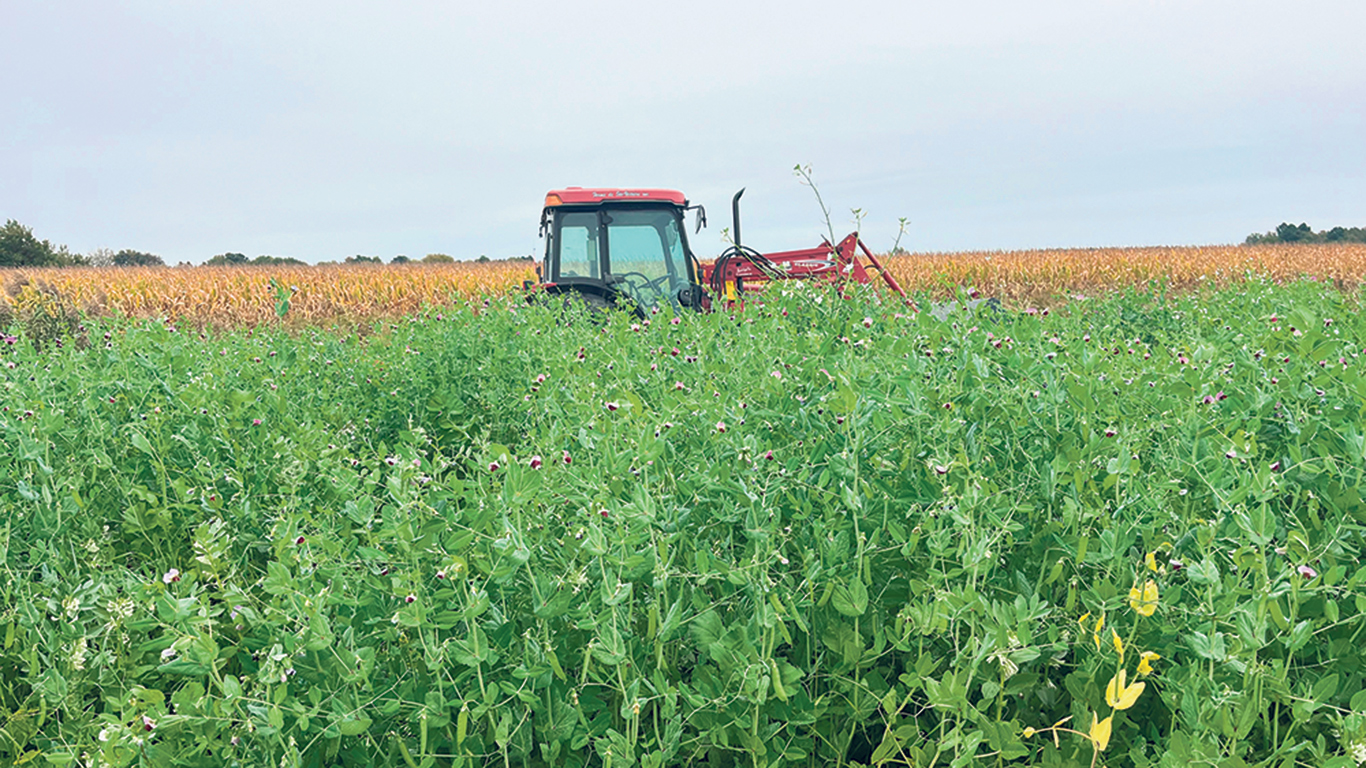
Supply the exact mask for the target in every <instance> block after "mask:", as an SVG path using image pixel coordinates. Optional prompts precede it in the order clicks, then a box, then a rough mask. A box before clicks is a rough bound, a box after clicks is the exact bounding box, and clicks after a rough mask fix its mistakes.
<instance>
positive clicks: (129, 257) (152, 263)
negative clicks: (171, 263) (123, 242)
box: [113, 248, 166, 267]
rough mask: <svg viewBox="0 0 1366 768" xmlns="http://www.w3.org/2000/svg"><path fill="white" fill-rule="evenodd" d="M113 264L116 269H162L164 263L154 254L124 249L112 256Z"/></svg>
mask: <svg viewBox="0 0 1366 768" xmlns="http://www.w3.org/2000/svg"><path fill="white" fill-rule="evenodd" d="M113 264H114V266H116V267H164V266H166V262H164V261H162V260H161V257H160V256H157V255H156V254H154V253H143V252H142V251H134V250H132V249H129V248H124V249H123V250H121V251H119V252H118V253H116V254H114V258H113Z"/></svg>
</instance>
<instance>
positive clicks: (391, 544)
mask: <svg viewBox="0 0 1366 768" xmlns="http://www.w3.org/2000/svg"><path fill="white" fill-rule="evenodd" d="M281 296H283V294H281ZM277 298H279V297H277ZM279 301H281V302H285V303H287V301H288V296H284V298H279ZM1357 301H1358V297H1357V296H1355V295H1352V294H1347V293H1343V292H1341V291H1339V290H1337V289H1334V288H1332V287H1326V286H1324V285H1321V284H1317V283H1312V282H1302V283H1291V284H1286V285H1281V284H1275V283H1271V282H1267V281H1259V280H1256V279H1251V280H1249V281H1247V282H1244V283H1241V284H1238V285H1236V286H1234V287H1226V288H1220V289H1218V290H1208V291H1204V292H1199V293H1194V294H1186V295H1168V294H1166V293H1165V292H1163V291H1162V290H1161V287H1160V286H1151V287H1149V288H1145V289H1141V290H1140V289H1134V290H1131V291H1129V292H1128V293H1126V294H1124V295H1118V296H1115V297H1113V298H1110V299H1105V300H1100V301H1096V300H1091V301H1079V302H1077V303H1076V304H1074V305H1070V306H1068V307H1066V308H1062V309H1058V310H1054V311H1030V312H1012V311H997V310H995V309H993V308H991V307H988V306H986V305H983V306H981V307H979V308H978V310H975V311H972V310H962V309H959V310H956V311H954V312H949V313H947V314H946V315H945V314H943V313H939V314H936V313H933V312H931V311H929V308H928V307H927V306H924V305H923V304H922V305H921V306H915V305H906V304H902V303H900V302H891V301H889V300H888V299H887V298H886V297H879V296H877V295H874V294H870V295H858V296H854V297H850V298H843V297H840V296H838V295H836V294H832V293H827V292H825V291H823V290H821V289H819V288H817V287H814V286H805V287H802V286H797V285H793V286H779V287H775V288H774V289H773V290H771V291H770V292H769V293H767V294H765V295H764V296H763V297H762V299H761V300H757V301H755V300H752V301H750V302H748V303H747V306H746V307H745V308H744V310H743V311H737V312H734V313H731V312H726V311H719V312H715V313H712V314H708V315H694V314H687V315H678V316H675V315H673V314H670V313H667V312H660V313H656V314H652V315H648V316H647V317H646V318H643V319H642V318H634V317H631V316H629V315H611V316H607V317H585V316H572V315H571V316H566V315H564V314H562V313H558V312H554V311H551V310H548V309H546V308H540V307H528V306H525V305H524V304H521V303H519V302H518V301H515V300H512V299H507V298H491V299H489V300H480V301H471V302H464V303H458V304H455V305H448V306H441V307H435V306H434V307H430V308H427V309H425V310H423V311H421V312H418V313H416V314H413V315H411V316H409V317H406V318H404V319H402V320H399V321H392V320H388V321H383V322H378V323H376V324H374V325H371V326H356V325H349V326H342V327H335V328H326V327H307V326H305V327H297V326H284V325H283V324H278V325H275V326H271V325H262V326H258V327H254V328H248V327H244V328H240V329H235V330H226V331H224V330H212V329H210V328H207V327H206V328H204V329H200V328H191V327H177V326H176V325H174V324H173V323H169V322H166V321H132V320H98V319H93V318H87V319H86V320H85V321H84V325H83V328H84V330H83V333H84V334H85V338H86V339H87V340H88V342H89V343H88V344H82V345H77V344H71V343H68V344H63V345H59V344H56V343H50V344H43V345H34V344H29V343H25V342H24V340H23V339H22V337H21V336H19V335H18V334H19V333H22V332H23V329H22V328H19V327H18V326H15V327H12V328H11V329H10V331H8V332H6V334H5V337H4V341H3V343H0V387H2V389H0V408H3V411H0V436H2V437H0V439H3V443H4V445H5V446H6V449H7V450H6V451H4V452H3V454H0V509H3V511H4V514H3V516H0V521H3V522H0V565H2V566H3V574H0V590H3V602H2V603H0V759H3V760H6V761H10V762H14V763H20V762H26V761H27V762H31V763H33V764H42V763H43V762H46V763H47V764H52V765H72V766H75V765H80V766H94V765H100V766H104V765H109V766H131V765H164V766H171V765H225V766H227V765H242V764H272V765H274V764H280V765H297V766H305V765H307V766H313V765H374V764H384V765H404V766H409V768H429V767H430V766H453V767H454V766H458V767H459V768H474V767H475V766H501V767H502V768H513V766H517V767H518V768H533V767H535V766H552V765H553V766H568V767H569V768H587V767H588V766H593V767H594V768H597V767H598V766H601V767H602V768H635V767H636V766H639V767H640V768H670V767H672V766H684V765H689V766H691V765H709V766H715V768H784V767H785V766H791V767H792V768H798V767H802V766H805V767H807V768H816V767H817V766H820V767H821V768H824V767H825V766H836V767H837V768H838V767H841V766H856V765H857V766H885V765H907V766H936V765H947V766H975V765H1041V766H1098V765H1109V766H1120V765H1134V766H1150V765H1181V764H1192V765H1258V766H1293V765H1315V766H1338V767H1347V766H1353V765H1359V764H1362V763H1363V762H1366V725H1363V722H1366V720H1364V719H1366V693H1363V692H1362V691H1363V684H1362V680H1363V674H1366V671H1364V670H1363V665H1362V655H1361V653H1360V648H1361V647H1362V643H1363V640H1364V639H1366V638H1363V631H1364V630H1366V620H1363V615H1366V568H1363V567H1362V566H1361V565H1360V560H1361V555H1362V545H1363V530H1364V529H1363V524H1366V513H1364V512H1363V510H1366V503H1363V502H1362V499H1361V493H1362V481H1363V478H1362V472H1363V467H1364V466H1366V438H1363V433H1362V427H1361V423H1362V409H1363V407H1364V406H1366V378H1363V377H1362V375H1361V374H1362V358H1361V355H1362V354H1363V353H1366V350H1363V349H1362V345H1363V342H1362V339H1363V337H1366V325H1363V321H1362V320H1361V319H1360V314H1359V312H1358V307H1357ZM966 305H968V302H959V306H960V307H961V306H966ZM280 314H282V315H283V311H281V312H280Z"/></svg>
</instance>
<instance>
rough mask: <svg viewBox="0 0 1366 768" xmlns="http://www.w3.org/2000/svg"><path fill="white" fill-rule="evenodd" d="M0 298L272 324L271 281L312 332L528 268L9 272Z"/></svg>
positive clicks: (452, 294)
mask: <svg viewBox="0 0 1366 768" xmlns="http://www.w3.org/2000/svg"><path fill="white" fill-rule="evenodd" d="M4 271H5V272H9V273H11V274H9V275H8V276H7V278H8V279H6V280H5V282H6V283H7V285H8V286H9V291H8V293H9V294H11V295H13V294H16V293H19V292H20V290H19V289H17V283H18V282H19V281H20V280H22V279H24V278H26V279H27V280H28V281H29V282H31V283H32V284H33V285H34V286H36V285H40V284H41V285H46V286H50V287H51V288H53V289H56V290H57V291H59V292H60V293H61V294H62V295H64V296H66V297H67V298H68V299H69V300H70V301H71V302H72V303H74V304H75V305H76V306H77V307H80V308H82V309H84V310H85V311H87V312H94V313H98V314H113V315H124V316H127V317H158V318H164V319H166V320H168V321H171V322H176V323H186V324H189V325H195V326H202V325H208V326H219V327H226V326H233V325H260V324H264V323H275V322H279V318H278V317H277V316H276V305H275V301H276V291H275V288H274V287H272V285H271V281H272V280H274V281H275V283H276V284H277V285H278V286H280V287H282V288H283V289H284V290H285V291H287V292H288V293H289V294H290V298H289V311H288V314H287V315H286V319H287V322H288V323H289V324H291V325H294V324H305V325H308V324H320V323H327V322H331V321H346V322H364V321H368V320H374V319H378V318H384V317H399V316H402V315H406V314H410V313H413V312H416V311H418V310H420V309H421V308H423V307H425V306H440V305H444V304H449V303H451V302H453V301H459V300H462V299H472V298H478V297H480V296H487V295H491V294H498V293H504V292H506V291H507V290H508V289H510V288H512V287H514V286H520V285H521V283H522V281H523V280H526V279H532V278H533V277H534V272H533V271H532V267H531V263H530V262H526V261H522V262H499V261H495V262H486V263H477V262H456V263H453V264H402V265H398V264H394V265H345V266H343V265H328V266H316V267H315V266H288V267H252V266H230V267H105V268H93V267H89V268H88V267H75V268H72V267H67V268H60V269H58V268H45V269H12V270H4Z"/></svg>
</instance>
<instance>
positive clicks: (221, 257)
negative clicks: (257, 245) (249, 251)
mask: <svg viewBox="0 0 1366 768" xmlns="http://www.w3.org/2000/svg"><path fill="white" fill-rule="evenodd" d="M249 261H250V259H248V258H247V256H246V254H244V253H232V252H231V251H229V252H228V253H220V254H218V255H217V256H213V257H210V258H209V260H208V261H205V262H204V266H206V267H230V266H233V265H234V264H246V263H248V262H249Z"/></svg>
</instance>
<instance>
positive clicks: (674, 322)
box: [669, 317, 682, 325]
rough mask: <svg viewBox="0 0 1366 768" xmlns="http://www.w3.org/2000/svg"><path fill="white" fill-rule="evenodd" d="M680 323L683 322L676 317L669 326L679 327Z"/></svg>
mask: <svg viewBox="0 0 1366 768" xmlns="http://www.w3.org/2000/svg"><path fill="white" fill-rule="evenodd" d="M680 322H682V321H681V320H679V319H678V318H676V317H675V318H674V319H672V320H670V321H669V324H670V325H678V324H679V323H680Z"/></svg>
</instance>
